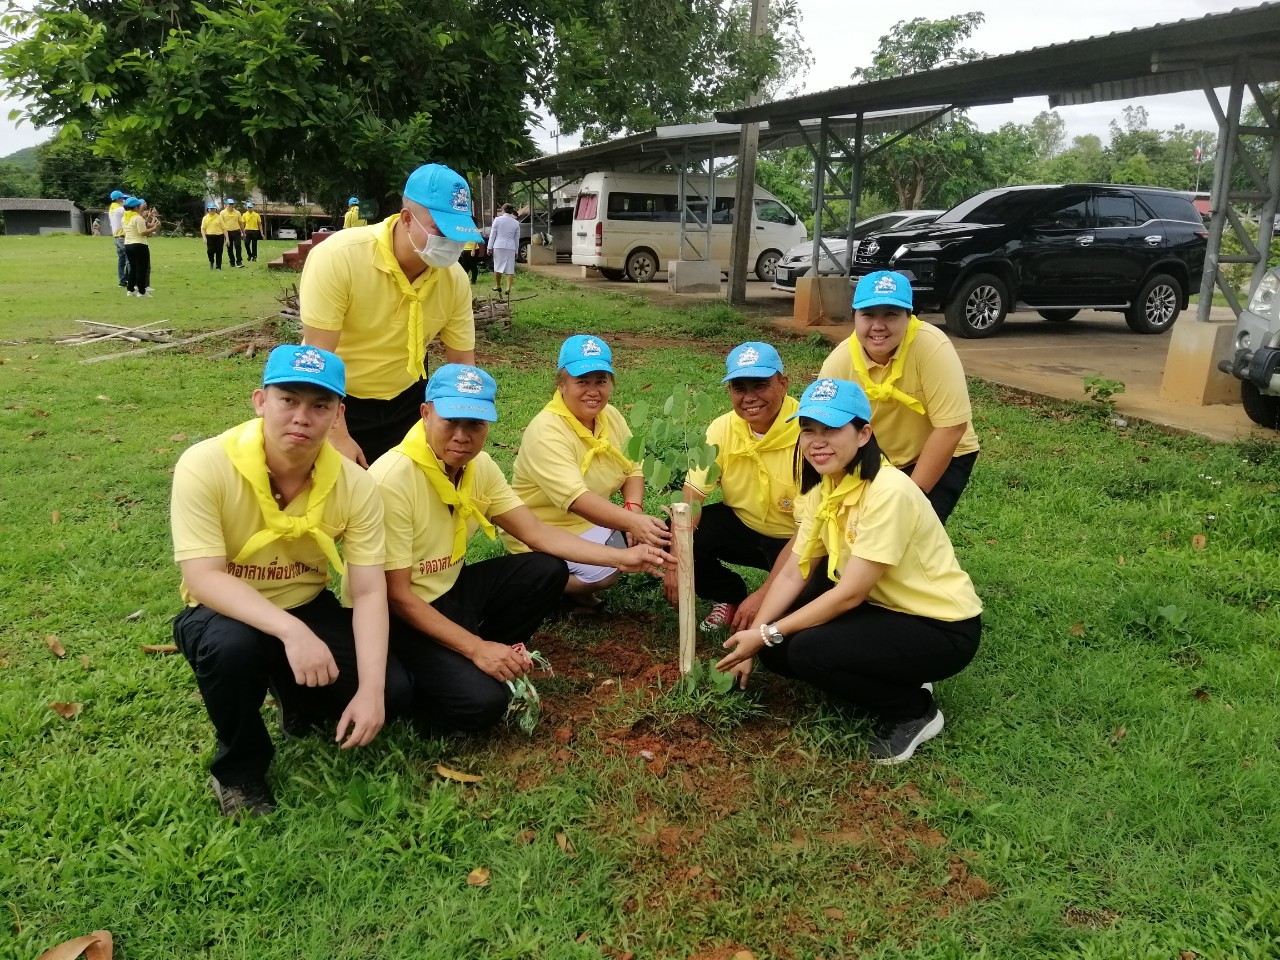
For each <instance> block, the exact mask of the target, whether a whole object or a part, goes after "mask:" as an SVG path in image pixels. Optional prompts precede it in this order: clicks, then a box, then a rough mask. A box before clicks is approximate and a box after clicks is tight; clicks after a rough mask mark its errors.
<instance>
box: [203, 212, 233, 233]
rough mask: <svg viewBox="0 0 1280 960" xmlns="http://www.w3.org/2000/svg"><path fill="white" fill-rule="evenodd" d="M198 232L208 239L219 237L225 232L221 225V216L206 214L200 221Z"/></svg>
mask: <svg viewBox="0 0 1280 960" xmlns="http://www.w3.org/2000/svg"><path fill="white" fill-rule="evenodd" d="M200 230H201V231H202V232H203V233H204V234H205V235H206V236H210V237H221V236H222V235H224V234H225V233H226V232H227V230H226V227H224V226H223V225H222V215H221V214H217V213H206V214H205V215H204V219H203V220H201V221H200Z"/></svg>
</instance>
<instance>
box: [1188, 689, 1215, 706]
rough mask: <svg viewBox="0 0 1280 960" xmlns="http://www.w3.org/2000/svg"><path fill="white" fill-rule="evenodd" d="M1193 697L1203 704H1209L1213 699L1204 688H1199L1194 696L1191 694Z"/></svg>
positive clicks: (1193, 693)
mask: <svg viewBox="0 0 1280 960" xmlns="http://www.w3.org/2000/svg"><path fill="white" fill-rule="evenodd" d="M1191 695H1192V696H1193V697H1195V698H1196V699H1197V700H1199V701H1200V702H1201V703H1208V702H1209V700H1210V699H1212V698H1211V697H1210V696H1209V691H1208V690H1206V689H1205V688H1204V687H1197V688H1196V689H1195V690H1194V691H1193V692H1192V694H1191Z"/></svg>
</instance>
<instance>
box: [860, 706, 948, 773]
mask: <svg viewBox="0 0 1280 960" xmlns="http://www.w3.org/2000/svg"><path fill="white" fill-rule="evenodd" d="M941 732H942V711H941V710H939V709H938V708H937V707H930V708H929V712H928V713H926V714H925V715H924V716H923V717H916V718H915V719H913V720H898V721H897V722H894V723H887V724H883V725H881V726H879V727H877V729H876V732H875V734H873V735H872V737H871V741H870V743H869V744H868V745H867V748H868V752H869V753H870V754H871V762H872V763H880V764H890V763H902V762H904V761H906V760H910V759H911V756H912V754H914V753H915V752H916V747H918V746H920V744H922V743H924V742H925V741H926V740H932V739H933V738H934V737H936V736H937V735H938V734H940V733H941Z"/></svg>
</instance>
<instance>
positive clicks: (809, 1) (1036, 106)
mask: <svg viewBox="0 0 1280 960" xmlns="http://www.w3.org/2000/svg"><path fill="white" fill-rule="evenodd" d="M799 5H800V10H801V12H802V15H803V20H802V23H801V30H802V31H803V33H804V36H805V40H806V42H807V43H808V45H809V48H810V49H811V50H812V52H813V67H812V68H811V69H810V71H809V74H808V76H807V78H806V79H805V82H804V85H803V90H802V91H801V92H805V93H809V92H813V91H817V90H826V89H829V88H831V87H840V86H846V85H847V84H849V83H850V82H852V81H851V80H850V74H851V73H852V72H853V69H854V68H855V67H858V66H865V65H866V64H867V63H868V62H869V61H870V59H871V51H872V50H874V49H875V48H876V46H877V45H878V44H879V40H880V37H881V36H882V35H884V34H886V33H888V32H889V30H890V28H892V26H893V25H894V23H896V22H897V21H899V20H902V19H909V18H914V17H925V18H927V19H940V18H942V17H947V16H950V15H952V14H956V13H963V12H967V11H969V10H973V9H980V10H982V11H983V13H985V14H986V22H985V23H984V24H983V25H982V26H981V27H979V28H978V30H977V32H976V33H975V34H974V36H973V38H972V39H971V40H970V42H969V44H968V45H969V46H971V47H973V48H975V49H977V50H981V51H983V52H984V53H987V54H1000V53H1012V52H1014V51H1017V50H1026V49H1029V48H1031V47H1039V46H1045V45H1047V44H1050V43H1061V42H1063V41H1065V40H1079V39H1082V38H1084V37H1093V36H1099V35H1102V34H1107V33H1113V32H1115V31H1117V30H1131V29H1133V28H1135V27H1148V26H1151V25H1152V24H1155V23H1168V22H1171V21H1175V20H1182V19H1186V18H1194V17H1202V16H1204V15H1205V14H1208V13H1219V12H1222V11H1225V10H1231V9H1233V8H1235V7H1252V6H1257V4H1256V3H1253V2H1248V0H1243V2H1242V0H1235V2H1233V0H1129V2H1127V3H1124V2H1118V0H1067V2H1051V3H1034V2H1032V3H1029V2H1027V0H915V2H913V3H911V4H909V5H906V4H904V5H903V6H902V7H899V6H898V5H897V4H893V3H889V4H880V3H868V2H865V0H860V2H857V0H855V2H852V3H851V2H850V0H799ZM1128 102H1134V103H1141V104H1142V106H1144V107H1145V108H1146V109H1147V112H1148V113H1149V114H1150V117H1151V125H1152V126H1153V127H1155V128H1157V129H1170V128H1172V127H1173V126H1174V125H1175V124H1178V123H1182V124H1185V125H1186V126H1187V127H1189V128H1192V129H1205V130H1213V129H1215V124H1214V121H1213V115H1212V114H1211V113H1210V111H1209V106H1208V104H1207V103H1206V101H1205V96H1204V94H1203V93H1201V92H1196V91H1192V92H1189V93H1180V94H1170V95H1165V96H1160V97H1147V98H1145V99H1143V100H1141V101H1113V102H1108V103H1101V104H1092V105H1089V106H1080V107H1063V108H1060V110H1059V113H1060V114H1061V115H1062V118H1063V120H1065V121H1066V124H1067V136H1068V140H1070V138H1071V137H1074V136H1079V135H1080V134H1085V133H1094V134H1097V135H1098V136H1100V137H1102V138H1103V140H1104V141H1105V140H1106V138H1107V124H1108V123H1109V122H1110V121H1111V119H1112V118H1113V117H1118V116H1119V115H1120V111H1121V110H1122V109H1123V108H1124V107H1125V106H1126V105H1127V103H1128ZM13 106H14V104H13V103H11V102H8V101H0V156H3V155H5V154H8V153H12V152H13V151H14V150H18V149H20V148H22V147H27V146H32V145H34V144H36V143H40V142H42V141H43V140H45V139H46V138H47V137H48V133H47V132H46V131H37V130H33V129H32V128H31V126H30V125H29V124H23V125H22V126H21V127H15V125H14V124H13V123H12V122H10V121H9V120H8V113H9V110H10V109H12V107H13ZM1047 108H1048V102H1047V100H1046V99H1045V98H1044V97H1035V98H1029V99H1024V100H1017V101H1014V102H1013V103H1011V104H1006V105H1003V106H991V107H978V108H976V109H974V110H972V111H971V112H970V116H971V117H972V118H973V119H974V121H975V122H976V123H977V124H978V125H979V126H980V127H982V128H983V129H994V128H996V127H998V126H1000V124H1002V123H1004V122H1006V121H1008V120H1013V121H1016V122H1019V123H1025V122H1026V121H1028V120H1030V119H1031V118H1032V117H1034V116H1035V115H1036V114H1037V113H1039V112H1040V111H1041V110H1045V109H1047ZM551 126H553V125H551ZM534 133H535V139H536V140H537V141H538V142H539V143H540V144H542V145H543V147H544V149H546V150H547V151H551V150H554V149H555V147H554V141H553V140H552V139H551V138H550V137H549V136H547V135H546V134H547V130H545V129H544V130H540V131H539V130H536V131H534ZM576 145H577V140H576V138H570V137H561V138H560V143H559V147H560V149H561V150H567V149H569V148H570V147H573V146H576Z"/></svg>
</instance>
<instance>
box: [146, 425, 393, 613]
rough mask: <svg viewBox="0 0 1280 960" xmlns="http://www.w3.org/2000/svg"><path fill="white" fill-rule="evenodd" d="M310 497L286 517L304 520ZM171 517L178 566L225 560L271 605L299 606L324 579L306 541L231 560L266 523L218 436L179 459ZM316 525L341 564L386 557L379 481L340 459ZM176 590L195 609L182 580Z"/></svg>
mask: <svg viewBox="0 0 1280 960" xmlns="http://www.w3.org/2000/svg"><path fill="white" fill-rule="evenodd" d="M309 496H310V492H309V491H308V492H304V493H303V494H301V495H300V496H298V497H295V498H294V500H293V502H292V503H290V504H289V505H288V506H287V507H285V511H284V512H285V513H286V514H287V515H289V516H291V517H301V516H304V515H305V514H306V512H307V500H308V497H309ZM169 520H170V525H171V527H172V532H173V559H174V560H175V561H176V562H179V563H181V562H182V561H183V560H197V559H200V558H202V557H223V558H225V559H226V561H227V573H229V574H231V575H232V576H233V577H236V578H237V579H239V580H243V581H244V582H245V583H247V584H248V585H249V586H251V587H253V588H254V589H255V590H257V591H258V592H259V593H261V594H262V595H263V596H264V597H266V598H267V599H268V600H270V601H271V602H272V603H274V604H275V605H276V606H277V607H282V608H284V609H285V610H289V609H292V608H293V607H297V606H301V605H302V604H304V603H306V602H308V601H309V600H312V599H314V598H315V596H316V594H318V593H319V592H320V591H321V590H323V589H324V588H325V586H326V585H327V584H328V582H329V561H328V560H327V559H326V558H325V555H324V552H323V551H322V550H321V549H320V545H319V544H318V543H317V542H316V539H315V538H314V537H310V536H305V537H299V538H298V539H297V540H294V541H286V540H279V539H277V540H273V541H272V542H270V543H269V544H267V545H266V546H265V547H263V548H262V549H261V550H259V551H258V552H257V553H255V554H253V555H252V556H249V557H246V558H245V559H244V560H243V561H242V562H241V563H234V562H232V560H233V558H234V557H236V556H237V555H238V554H239V553H240V549H241V548H242V547H243V546H244V545H245V544H246V543H247V542H248V541H249V538H250V537H252V536H254V534H256V533H258V532H259V531H260V530H263V529H265V527H266V524H264V523H263V522H262V511H261V509H260V508H259V506H258V500H257V498H256V497H255V496H254V492H253V487H252V486H250V484H249V481H248V480H246V479H245V478H244V477H243V476H242V475H241V474H240V473H239V471H237V470H236V468H235V467H234V466H233V465H232V463H231V458H230V457H228V456H227V452H226V450H225V449H224V448H223V446H222V443H221V442H220V441H219V439H218V438H217V437H213V438H211V439H209V440H203V441H201V442H200V443H197V444H196V445H195V446H193V447H191V448H189V449H188V450H187V451H186V452H185V453H184V454H183V455H182V456H181V457H180V458H179V459H178V465H177V467H176V468H175V469H174V472H173V496H172V499H171V501H170V504H169ZM320 526H321V529H323V530H324V532H325V533H327V534H329V536H331V537H333V539H334V540H337V541H340V542H341V544H342V557H343V561H344V562H345V563H349V564H355V565H357V566H379V565H381V564H382V562H383V560H384V559H385V549H384V543H383V536H384V534H383V529H382V501H381V500H380V499H379V497H378V487H377V484H375V483H374V482H373V480H372V479H370V477H369V475H368V474H366V473H365V471H363V470H362V469H360V468H359V467H357V466H356V465H355V464H354V463H353V462H352V461H350V460H347V459H346V458H345V457H344V458H343V460H342V473H341V475H340V476H339V477H338V482H337V484H336V485H335V486H334V488H333V491H332V492H331V493H330V494H329V497H328V499H326V500H325V503H324V513H323V515H322V517H321V522H320ZM181 593H182V599H183V600H184V601H185V602H186V603H187V605H188V606H195V605H196V601H195V600H194V599H193V598H192V597H191V594H190V592H189V591H188V590H187V585H186V584H185V583H183V585H182V590H181Z"/></svg>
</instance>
